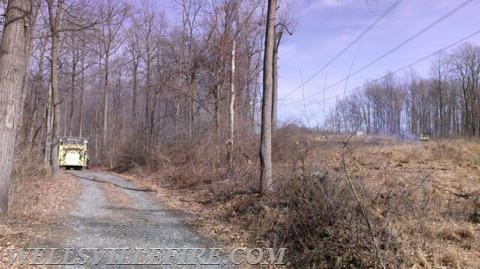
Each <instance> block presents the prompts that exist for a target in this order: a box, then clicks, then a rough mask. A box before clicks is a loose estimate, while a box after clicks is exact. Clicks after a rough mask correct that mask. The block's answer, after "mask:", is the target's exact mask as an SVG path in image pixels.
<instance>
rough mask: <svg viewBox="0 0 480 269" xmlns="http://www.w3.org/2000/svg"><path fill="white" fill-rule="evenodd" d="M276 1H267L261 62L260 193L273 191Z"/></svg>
mask: <svg viewBox="0 0 480 269" xmlns="http://www.w3.org/2000/svg"><path fill="white" fill-rule="evenodd" d="M276 10H277V1H276V0H269V1H268V11H267V27H266V34H265V55H264V61H263V102H262V130H261V138H260V140H261V141H260V169H261V171H260V172H261V173H260V182H261V190H262V193H267V192H270V191H272V190H273V180H272V90H273V89H272V87H273V81H272V78H273V72H272V67H273V51H274V47H275V15H276Z"/></svg>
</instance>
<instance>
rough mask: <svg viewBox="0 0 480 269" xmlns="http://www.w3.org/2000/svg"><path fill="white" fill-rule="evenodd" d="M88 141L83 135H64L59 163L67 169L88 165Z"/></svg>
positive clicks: (59, 152)
mask: <svg viewBox="0 0 480 269" xmlns="http://www.w3.org/2000/svg"><path fill="white" fill-rule="evenodd" d="M87 144H88V141H87V140H86V139H84V138H81V137H64V138H62V139H60V145H59V148H58V155H59V156H58V163H59V165H60V167H63V168H65V169H78V170H81V169H82V168H84V167H87V165H88V154H87Z"/></svg>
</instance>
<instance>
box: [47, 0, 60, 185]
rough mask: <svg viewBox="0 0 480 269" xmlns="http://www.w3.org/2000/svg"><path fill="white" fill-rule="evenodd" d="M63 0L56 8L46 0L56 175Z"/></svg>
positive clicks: (53, 163) (53, 171)
mask: <svg viewBox="0 0 480 269" xmlns="http://www.w3.org/2000/svg"><path fill="white" fill-rule="evenodd" d="M63 3H64V0H58V1H57V3H56V4H57V5H56V8H55V7H54V0H48V1H47V6H48V15H49V20H50V31H51V34H52V47H51V51H50V53H51V66H50V68H51V70H50V83H51V90H52V106H53V121H52V136H53V137H52V151H51V153H52V156H51V165H52V174H53V176H56V175H57V174H58V171H59V167H58V145H59V140H60V93H59V88H58V87H59V85H58V55H59V46H60V22H61V20H62V15H63Z"/></svg>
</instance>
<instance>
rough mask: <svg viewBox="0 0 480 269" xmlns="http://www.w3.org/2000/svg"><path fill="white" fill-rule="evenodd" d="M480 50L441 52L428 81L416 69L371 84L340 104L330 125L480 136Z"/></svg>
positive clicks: (461, 48) (343, 129) (391, 132)
mask: <svg viewBox="0 0 480 269" xmlns="http://www.w3.org/2000/svg"><path fill="white" fill-rule="evenodd" d="M479 77H480V47H479V46H478V45H475V44H470V43H466V44H463V45H461V46H459V47H458V48H456V49H455V50H454V51H453V52H452V53H450V54H446V53H438V54H437V55H436V56H435V57H433V60H432V63H431V71H430V77H426V78H422V77H419V76H418V75H417V74H416V73H415V70H414V69H410V71H407V72H406V74H404V75H395V74H393V73H387V74H386V75H385V76H384V77H383V78H380V79H375V80H372V81H367V82H366V83H365V85H364V86H363V87H362V90H361V91H358V93H355V94H351V95H349V96H347V97H345V98H344V99H342V100H339V102H338V103H337V106H336V108H335V110H334V111H332V113H331V115H330V116H329V119H328V123H327V126H329V127H330V128H331V129H332V130H335V131H337V132H354V131H355V130H358V129H360V128H362V129H363V130H365V131H366V133H374V134H386V135H396V136H405V137H406V138H412V135H413V137H414V136H415V135H418V134H421V133H422V134H429V135H432V136H435V137H438V138H440V137H441V138H445V137H462V136H464V137H478V136H479V135H480V122H479V119H480V115H479V113H480V112H479V107H480V105H479V99H480V95H479V94H480V91H479Z"/></svg>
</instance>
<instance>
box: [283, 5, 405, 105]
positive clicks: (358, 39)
mask: <svg viewBox="0 0 480 269" xmlns="http://www.w3.org/2000/svg"><path fill="white" fill-rule="evenodd" d="M400 2H402V0H397V1H395V2H394V3H393V4H392V5H391V6H390V7H389V8H388V9H387V10H386V11H385V12H384V13H383V14H382V15H381V16H380V17H378V18H377V19H376V20H375V21H374V22H372V23H371V24H370V25H369V26H368V27H367V28H366V29H365V30H363V32H362V33H360V34H359V35H358V36H357V37H356V38H355V39H354V40H352V41H350V43H348V45H347V46H346V47H345V48H343V49H342V50H341V51H340V52H339V53H337V54H336V55H335V56H334V57H333V58H332V59H330V61H328V62H327V63H326V64H325V65H323V66H322V67H321V68H320V69H319V70H317V71H316V72H315V73H313V74H312V75H311V76H310V77H308V78H307V79H306V80H305V81H302V82H301V84H300V85H298V87H296V88H295V89H293V90H292V91H290V92H288V93H287V94H286V95H285V96H283V97H282V98H286V97H288V96H290V95H291V94H292V93H294V92H295V91H297V90H299V89H301V88H302V87H303V86H305V85H306V84H307V83H308V82H310V81H311V80H312V79H314V78H315V77H316V76H317V75H318V74H320V72H322V71H323V70H325V69H326V68H327V67H329V66H330V65H331V64H333V63H334V62H335V61H336V60H337V59H338V58H340V56H342V55H343V54H344V53H345V52H346V51H348V50H349V49H350V48H351V47H352V46H353V45H355V43H357V42H358V41H360V39H362V38H363V37H364V36H365V35H366V34H367V33H368V32H370V30H372V29H373V28H374V27H375V26H376V25H377V24H378V23H379V22H380V21H381V20H382V19H383V18H385V17H386V16H387V15H388V14H389V13H390V12H392V11H393V10H394V9H395V8H396V7H397V6H398V5H399V4H400Z"/></svg>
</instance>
